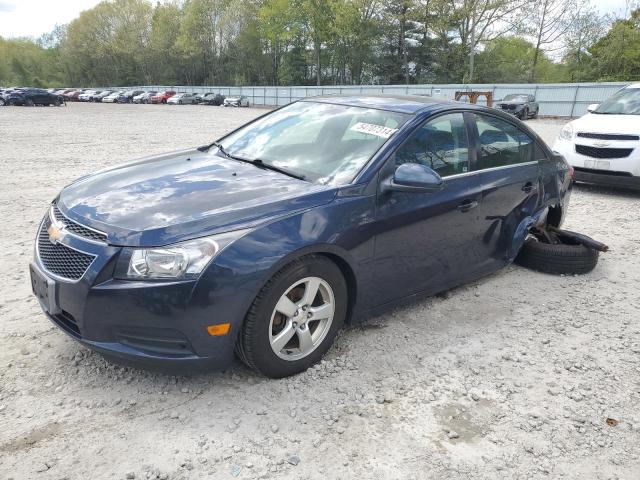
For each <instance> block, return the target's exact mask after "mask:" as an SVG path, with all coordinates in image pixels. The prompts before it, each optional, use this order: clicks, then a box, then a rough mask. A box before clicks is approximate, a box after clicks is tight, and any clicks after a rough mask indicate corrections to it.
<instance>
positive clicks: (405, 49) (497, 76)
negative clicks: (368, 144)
mask: <svg viewBox="0 0 640 480" xmlns="http://www.w3.org/2000/svg"><path fill="white" fill-rule="evenodd" d="M638 78H640V10H634V11H632V12H631V13H630V14H629V15H628V17H627V18H609V17H603V16H601V15H600V14H598V12H597V11H596V10H595V8H594V7H593V6H592V5H591V4H590V3H589V2H588V0H386V1H385V0H183V1H164V2H162V3H160V2H159V3H157V4H155V5H152V4H151V3H150V2H148V1H146V0H112V1H103V2H101V3H99V4H98V5H96V6H95V7H94V8H92V9H89V10H86V11H83V12H82V13H80V15H79V16H78V17H77V18H76V19H74V20H73V21H71V22H70V23H69V24H67V25H62V26H57V27H56V28H55V29H54V31H52V32H51V33H48V34H46V35H43V36H41V37H40V38H39V39H37V40H32V39H3V38H2V37H0V85H5V86H9V85H34V86H43V87H45V86H69V85H71V86H74V85H75V86H125V85H153V84H159V85H316V84H317V85H333V84H344V85H358V84H417V83H483V82H484V83H493V82H500V83H507V82H509V83H512V82H568V81H574V82H575V81H605V80H633V79H638Z"/></svg>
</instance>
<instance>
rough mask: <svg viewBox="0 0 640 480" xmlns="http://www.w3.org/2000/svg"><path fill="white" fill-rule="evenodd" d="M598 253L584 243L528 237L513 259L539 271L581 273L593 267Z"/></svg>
mask: <svg viewBox="0 0 640 480" xmlns="http://www.w3.org/2000/svg"><path fill="white" fill-rule="evenodd" d="M598 255H599V252H598V251H597V250H594V249H592V248H589V247H585V246H584V245H570V244H567V243H561V244H551V243H544V242H540V241H538V240H537V239H535V238H528V239H527V240H526V241H525V242H524V245H523V246H522V249H521V250H520V253H518V256H517V257H516V260H515V261H516V263H517V264H519V265H522V266H523V267H526V268H530V269H531V270H537V271H539V272H544V273H553V274H556V275H560V274H570V275H573V274H578V275H581V274H584V273H588V272H590V271H591V270H593V269H594V268H595V266H596V264H597V263H598Z"/></svg>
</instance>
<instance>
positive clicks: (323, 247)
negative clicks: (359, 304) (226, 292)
mask: <svg viewBox="0 0 640 480" xmlns="http://www.w3.org/2000/svg"><path fill="white" fill-rule="evenodd" d="M310 255H317V256H322V257H325V258H327V259H329V260H330V261H332V262H333V263H334V264H335V265H336V266H337V267H338V268H339V269H340V272H341V273H342V275H343V276H344V279H345V281H346V282H347V295H348V298H347V317H346V319H345V323H346V324H350V323H351V321H352V319H353V313H354V311H355V306H356V300H357V298H358V280H357V275H356V270H355V268H354V262H353V260H352V259H351V258H350V255H349V253H348V252H347V251H346V250H343V249H342V248H340V247H339V246H337V245H331V244H319V245H311V246H307V247H304V248H301V249H299V250H295V251H293V252H291V253H289V254H288V255H286V256H284V257H282V258H280V259H279V260H278V261H277V262H275V263H274V264H273V265H272V266H271V268H270V269H269V270H268V272H267V275H265V278H264V279H263V281H262V282H261V285H260V288H259V289H258V292H259V291H260V290H262V289H263V288H264V286H265V285H266V284H267V283H268V282H269V280H270V279H271V278H272V277H273V276H274V275H275V274H276V273H277V272H279V271H280V270H282V269H283V268H285V267H286V266H288V265H289V264H291V263H293V262H295V261H298V260H300V259H302V258H304V257H307V256H310Z"/></svg>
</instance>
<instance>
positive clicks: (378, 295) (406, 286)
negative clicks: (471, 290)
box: [365, 113, 483, 305]
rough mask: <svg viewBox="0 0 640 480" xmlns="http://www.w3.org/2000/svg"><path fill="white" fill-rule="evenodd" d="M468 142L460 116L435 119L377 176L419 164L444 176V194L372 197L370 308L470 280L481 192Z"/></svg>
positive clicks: (475, 259) (478, 230) (477, 254)
mask: <svg viewBox="0 0 640 480" xmlns="http://www.w3.org/2000/svg"><path fill="white" fill-rule="evenodd" d="M468 138H469V137H468V132H467V128H466V125H465V120H464V116H463V114H462V113H449V114H445V115H441V116H439V117H436V118H435V119H432V120H429V121H427V122H426V123H425V124H424V125H422V126H421V127H419V128H418V129H416V131H415V132H414V133H413V134H412V135H411V136H410V137H409V139H408V140H407V141H406V142H404V143H403V144H402V145H401V146H400V147H399V148H398V150H397V151H396V152H395V154H394V155H393V156H392V157H391V158H390V159H389V161H388V164H387V165H386V166H385V167H384V168H383V169H382V170H381V172H380V175H381V180H382V179H384V178H386V177H388V176H389V175H392V174H393V171H394V170H395V168H396V167H397V166H398V165H400V164H402V163H406V162H413V163H422V164H424V165H426V166H428V167H430V168H432V169H433V170H435V171H436V172H438V173H439V174H440V175H441V176H442V177H443V180H444V188H443V189H442V190H441V191H438V192H432V193H409V192H397V191H394V192H379V193H378V197H377V212H376V224H377V225H376V231H377V234H376V237H375V256H374V262H375V268H374V269H373V271H374V272H375V277H376V278H375V281H371V282H367V284H369V285H371V288H369V289H368V291H367V292H365V293H366V294H367V297H368V299H367V300H368V303H370V304H372V305H381V304H384V303H387V302H389V301H392V300H395V299H398V298H401V297H404V296H407V295H411V294H414V293H418V292H423V291H426V292H430V293H433V292H436V291H440V290H444V289H447V288H450V287H451V286H453V285H455V284H459V283H463V282H464V281H465V280H467V279H469V278H472V277H473V272H474V271H475V269H476V266H477V265H478V264H479V263H481V262H482V261H483V259H482V258H481V254H482V252H481V251H480V250H479V249H478V247H479V239H480V235H481V227H482V225H483V220H482V218H481V217H480V213H479V212H480V210H481V209H480V208H479V207H480V203H481V197H482V188H481V184H480V183H479V182H478V181H477V179H476V178H474V175H473V173H471V162H470V149H469V140H468ZM374 285H375V286H374Z"/></svg>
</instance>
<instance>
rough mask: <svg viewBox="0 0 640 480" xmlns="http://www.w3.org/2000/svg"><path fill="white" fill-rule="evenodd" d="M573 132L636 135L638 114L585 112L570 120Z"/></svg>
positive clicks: (639, 123)
mask: <svg viewBox="0 0 640 480" xmlns="http://www.w3.org/2000/svg"><path fill="white" fill-rule="evenodd" d="M571 126H572V127H573V131H574V133H577V132H588V133H612V134H615V133H618V134H629V135H638V132H639V131H640V115H602V114H598V113H587V114H586V115H584V116H582V117H580V118H578V119H577V120H574V121H573V122H571Z"/></svg>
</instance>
